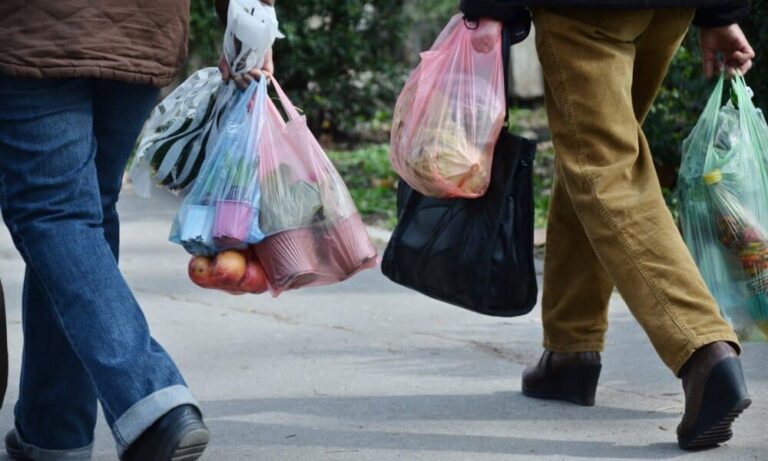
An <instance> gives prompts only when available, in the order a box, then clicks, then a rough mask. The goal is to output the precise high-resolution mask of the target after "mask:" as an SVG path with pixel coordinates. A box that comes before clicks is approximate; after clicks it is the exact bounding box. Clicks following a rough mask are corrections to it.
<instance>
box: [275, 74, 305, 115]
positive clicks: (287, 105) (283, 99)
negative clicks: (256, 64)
mask: <svg viewBox="0 0 768 461" xmlns="http://www.w3.org/2000/svg"><path fill="white" fill-rule="evenodd" d="M272 84H273V85H274V86H275V91H276V92H277V96H278V97H279V98H280V104H281V105H282V106H283V110H285V113H286V114H288V120H298V119H300V118H301V115H300V114H299V111H297V110H296V107H295V106H294V105H293V103H291V100H290V99H288V95H287V94H285V91H283V87H281V86H280V84H279V83H278V82H277V79H276V78H275V77H274V75H273V76H272Z"/></svg>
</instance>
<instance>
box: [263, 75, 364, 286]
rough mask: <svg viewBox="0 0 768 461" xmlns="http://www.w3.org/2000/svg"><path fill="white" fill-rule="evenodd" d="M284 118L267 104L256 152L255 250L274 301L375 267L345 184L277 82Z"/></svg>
mask: <svg viewBox="0 0 768 461" xmlns="http://www.w3.org/2000/svg"><path fill="white" fill-rule="evenodd" d="M272 83H273V85H274V87H275V90H276V91H277V94H278V96H279V97H280V101H281V104H282V106H283V109H284V111H285V113H286V114H287V116H288V122H287V123H286V122H285V121H284V120H283V117H282V116H281V115H280V112H279V111H278V110H277V107H275V105H274V103H273V102H272V101H271V100H267V107H266V114H265V120H264V124H265V125H264V131H263V133H262V138H261V144H260V148H259V153H260V155H261V158H260V163H259V181H260V186H261V209H260V216H259V225H260V228H261V229H262V230H263V232H264V233H265V234H266V235H267V237H266V239H264V240H263V241H262V242H261V243H259V244H257V245H255V246H254V247H253V248H254V250H255V251H256V254H257V255H258V258H259V261H260V262H261V264H262V265H263V266H264V270H265V271H266V273H267V280H268V282H269V288H270V291H271V292H272V294H273V295H274V296H277V295H279V294H280V293H282V292H283V291H285V290H289V289H296V288H300V287H305V286H314V285H327V284H331V283H335V282H339V281H342V280H345V279H347V278H349V277H351V276H352V275H353V274H355V273H357V272H359V271H360V270H363V269H368V268H371V267H374V266H375V265H376V263H377V260H376V257H377V252H376V248H375V247H374V246H373V244H372V243H371V241H370V238H369V237H368V232H367V230H366V228H365V225H364V224H363V222H362V220H361V219H360V215H359V214H358V212H357V209H356V208H355V204H354V202H353V201H352V197H351V196H350V195H349V191H348V190H347V187H346V185H345V184H344V181H343V180H342V179H341V177H340V176H339V173H338V172H337V171H336V169H335V168H334V166H333V164H332V163H331V161H330V160H329V159H328V157H327V156H326V155H325V152H323V149H322V147H320V144H319V143H318V142H317V140H316V139H315V137H314V136H313V135H312V133H311V132H310V131H309V128H308V127H307V123H306V120H305V118H304V117H302V116H300V115H299V113H298V112H297V111H296V108H295V107H294V106H293V104H291V102H290V101H289V100H288V97H287V96H286V94H285V93H284V92H283V90H282V88H281V87H280V85H279V83H278V82H277V81H275V80H274V79H272Z"/></svg>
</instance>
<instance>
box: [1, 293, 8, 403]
mask: <svg viewBox="0 0 768 461" xmlns="http://www.w3.org/2000/svg"><path fill="white" fill-rule="evenodd" d="M7 389H8V330H7V328H6V326H5V296H4V295H3V284H2V282H0V408H1V407H2V406H3V402H4V401H5V391H6V390H7Z"/></svg>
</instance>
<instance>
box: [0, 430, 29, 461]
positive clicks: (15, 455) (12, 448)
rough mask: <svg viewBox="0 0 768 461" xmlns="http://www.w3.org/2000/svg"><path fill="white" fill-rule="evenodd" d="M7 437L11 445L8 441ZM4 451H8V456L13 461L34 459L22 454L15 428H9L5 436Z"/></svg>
mask: <svg viewBox="0 0 768 461" xmlns="http://www.w3.org/2000/svg"><path fill="white" fill-rule="evenodd" d="M9 438H10V439H11V440H10V442H11V443H12V444H13V445H11V443H9ZM5 451H6V452H7V453H8V457H9V458H11V459H12V460H14V461H35V460H33V459H32V458H30V457H29V456H27V455H25V454H24V450H22V448H21V447H20V446H19V442H18V435H17V434H16V431H15V430H11V431H10V432H9V433H8V434H7V435H6V436H5Z"/></svg>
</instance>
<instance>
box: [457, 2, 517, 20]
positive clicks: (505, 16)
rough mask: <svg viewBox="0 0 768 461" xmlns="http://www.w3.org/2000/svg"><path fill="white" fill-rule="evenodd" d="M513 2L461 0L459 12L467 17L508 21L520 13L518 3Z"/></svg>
mask: <svg viewBox="0 0 768 461" xmlns="http://www.w3.org/2000/svg"><path fill="white" fill-rule="evenodd" d="M515 3H516V2H515ZM515 3H512V2H509V1H506V2H505V1H504V0H461V12H462V13H464V14H465V15H466V16H467V17H468V18H494V19H497V20H499V21H509V20H514V19H515V18H517V17H518V16H519V15H520V5H516V4H515Z"/></svg>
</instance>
